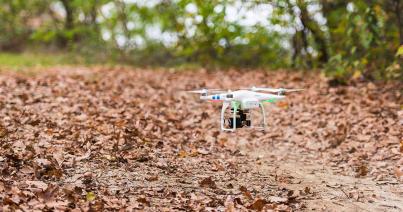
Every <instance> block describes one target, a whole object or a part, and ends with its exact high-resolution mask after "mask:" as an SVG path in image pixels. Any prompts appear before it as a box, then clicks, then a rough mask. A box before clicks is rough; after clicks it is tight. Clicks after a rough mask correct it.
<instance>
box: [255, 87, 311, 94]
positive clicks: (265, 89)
mask: <svg viewBox="0 0 403 212" xmlns="http://www.w3.org/2000/svg"><path fill="white" fill-rule="evenodd" d="M251 90H252V91H266V92H272V93H289V92H296V91H303V90H304V89H286V88H257V87H252V88H251Z"/></svg>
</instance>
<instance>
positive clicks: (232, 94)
mask: <svg viewBox="0 0 403 212" xmlns="http://www.w3.org/2000/svg"><path fill="white" fill-rule="evenodd" d="M300 90H302V89H284V88H257V87H252V88H249V89H248V88H247V89H240V90H237V91H227V92H223V91H220V90H218V89H210V90H208V89H202V90H193V91H189V92H191V93H198V94H200V99H201V100H210V101H220V102H223V105H222V109H221V130H223V131H235V130H236V128H241V127H254V128H257V127H255V126H252V122H251V120H250V116H249V110H250V109H255V108H260V111H261V113H262V116H263V123H262V125H261V127H259V128H261V129H264V128H265V127H266V117H265V111H264V106H263V103H264V102H271V103H274V102H276V101H279V100H282V99H284V98H285V96H284V94H285V93H286V92H293V91H300ZM258 91H261V92H258ZM209 92H211V93H215V94H211V95H209ZM266 92H269V93H266ZM273 93H276V94H273ZM228 107H231V110H232V112H233V113H232V117H230V118H228V119H227V122H228V126H229V128H226V126H225V124H226V119H225V111H226V110H227V108H228Z"/></svg>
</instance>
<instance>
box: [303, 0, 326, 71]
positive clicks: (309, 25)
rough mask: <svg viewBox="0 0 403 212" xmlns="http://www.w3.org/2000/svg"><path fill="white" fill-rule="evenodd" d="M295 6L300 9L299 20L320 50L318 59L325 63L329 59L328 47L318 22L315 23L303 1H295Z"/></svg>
mask: <svg viewBox="0 0 403 212" xmlns="http://www.w3.org/2000/svg"><path fill="white" fill-rule="evenodd" d="M297 6H298V8H299V9H300V11H301V14H300V20H301V22H302V25H303V26H304V28H306V29H308V30H309V31H310V32H311V33H312V36H313V38H314V40H315V43H316V44H317V45H318V49H319V52H320V55H319V58H318V59H319V61H320V62H322V63H327V61H328V60H329V54H328V47H327V42H326V38H325V35H324V33H323V32H322V30H321V29H320V27H319V25H318V23H316V22H315V21H314V20H313V19H312V18H311V17H310V16H309V13H308V10H307V8H306V5H305V3H304V2H303V1H302V0H298V1H297Z"/></svg>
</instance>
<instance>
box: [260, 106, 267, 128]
mask: <svg viewBox="0 0 403 212" xmlns="http://www.w3.org/2000/svg"><path fill="white" fill-rule="evenodd" d="M259 106H260V110H261V111H262V116H263V126H262V127H263V129H265V128H266V114H265V112H264V105H263V103H259Z"/></svg>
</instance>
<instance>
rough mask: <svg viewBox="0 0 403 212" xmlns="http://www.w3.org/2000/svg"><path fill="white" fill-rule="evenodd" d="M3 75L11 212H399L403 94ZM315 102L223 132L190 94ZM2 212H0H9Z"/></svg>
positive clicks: (394, 87)
mask: <svg viewBox="0 0 403 212" xmlns="http://www.w3.org/2000/svg"><path fill="white" fill-rule="evenodd" d="M46 69H47V70H44V71H40V72H38V73H34V74H17V73H12V72H3V73H1V74H0V141H1V142H0V204H1V209H2V211H14V210H17V209H21V210H24V211H29V210H34V209H35V210H38V211H39V210H42V211H43V210H69V209H70V210H74V211H78V210H90V209H92V210H96V211H99V210H118V209H125V210H127V211H131V210H136V209H143V210H145V211H156V210H157V209H158V210H159V211H180V210H185V211H190V210H213V209H216V210H218V211H224V210H227V211H238V210H241V211H242V210H244V211H246V210H265V211H267V210H277V211H311V210H316V211H402V210H403V157H402V154H403V134H402V132H403V108H402V105H403V98H402V89H403V85H402V84H401V83H397V82H396V83H388V84H374V83H370V82H356V83H354V84H352V85H350V86H338V87H330V86H329V84H328V83H327V81H326V79H325V78H323V77H321V76H320V75H319V74H317V73H310V74H307V73H305V74H304V73H301V72H299V73H290V72H264V71H259V70H256V71H242V72H241V71H231V70H230V71H226V72H224V71H220V72H214V73H209V72H206V71H203V70H200V71H193V72H190V71H189V72H187V71H186V72H175V71H169V70H141V69H134V70H133V69H130V68H123V67H122V68H113V69H109V68H102V67H94V68H79V67H70V68H68V67H54V68H46ZM253 85H256V86H261V85H264V86H272V87H286V88H305V89H306V90H305V91H304V92H301V93H292V94H290V95H288V98H287V99H286V100H285V101H284V102H281V103H278V104H270V103H268V104H267V105H266V106H265V107H266V116H267V119H268V126H267V129H266V130H265V131H261V130H254V129H239V130H237V131H236V132H233V133H228V132H221V131H220V129H219V113H220V109H221V104H220V103H210V102H202V101H200V100H199V99H198V97H197V96H195V95H192V94H188V93H185V92H182V91H183V90H189V89H195V88H202V87H209V88H238V87H249V86H253ZM1 209H0V210H1Z"/></svg>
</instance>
